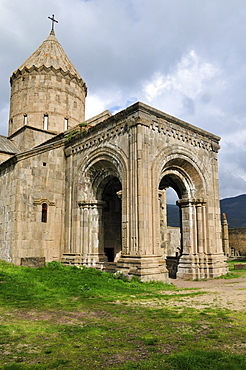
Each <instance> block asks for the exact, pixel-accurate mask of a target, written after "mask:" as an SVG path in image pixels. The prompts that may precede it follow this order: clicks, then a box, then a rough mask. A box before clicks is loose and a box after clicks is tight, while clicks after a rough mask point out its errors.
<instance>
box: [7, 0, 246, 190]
mask: <svg viewBox="0 0 246 370" xmlns="http://www.w3.org/2000/svg"><path fill="white" fill-rule="evenodd" d="M53 13H54V14H55V17H56V18H57V19H58V21H59V23H58V25H56V36H57V38H58V40H59V41H60V42H61V44H62V46H63V47H64V49H65V51H66V52H67V54H68V56H69V58H70V59H71V61H72V62H73V63H74V65H75V66H76V68H77V69H78V71H79V72H80V74H81V76H82V77H83V79H84V80H85V81H86V83H87V86H88V89H89V94H88V100H87V114H88V115H93V114H97V113H99V112H100V111H101V110H103V109H108V108H110V109H112V110H113V111H115V110H119V109H122V108H124V107H125V106H127V105H128V104H129V103H132V102H134V101H136V100H140V101H143V102H145V103H148V104H150V105H153V106H154V107H156V108H158V109H161V110H163V111H165V112H167V113H169V114H172V115H174V116H177V117H179V118H181V119H183V120H187V121H188V122H191V123H192V124H194V125H197V126H199V127H201V128H203V129H205V130H207V131H211V132H213V133H215V134H217V135H219V136H221V137H222V141H221V151H220V155H219V164H220V167H219V168H220V194H221V196H222V197H225V196H234V195H238V194H240V193H245V192H246V188H245V178H246V168H245V164H244V157H245V150H244V147H245V140H246V131H245V123H246V107H245V100H246V91H245V82H246V66H245V55H246V50H245V48H246V46H245V37H244V35H245V27H246V3H245V0H234V1H231V0H216V1H214V0H207V1H204V0H184V1H180V0H172V1H169V0H152V1H149V0H124V1H122V0H87V1H85V0H84V1H83V0H70V1H69V2H68V1H66V0H59V1H58V0H42V1H39V0H25V2H19V1H18V0H11V1H1V2H0V32H1V35H2V37H1V39H0V47H1V55H0V68H1V74H0V86H1V90H0V133H1V134H7V120H8V104H9V77H10V75H11V74H12V72H13V71H14V70H15V69H16V68H18V67H19V66H20V65H21V64H22V63H23V62H24V61H25V59H26V58H27V57H28V56H29V55H30V54H31V53H32V52H33V51H34V50H35V49H36V48H37V47H38V46H39V45H40V44H41V42H42V41H43V40H44V39H45V38H46V37H47V36H48V34H49V30H50V21H49V20H48V18H47V17H48V16H50V15H51V14H53Z"/></svg>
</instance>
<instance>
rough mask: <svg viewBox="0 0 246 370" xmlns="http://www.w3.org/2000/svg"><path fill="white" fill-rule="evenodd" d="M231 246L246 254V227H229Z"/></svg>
mask: <svg viewBox="0 0 246 370" xmlns="http://www.w3.org/2000/svg"><path fill="white" fill-rule="evenodd" d="M229 243H230V248H234V249H235V251H238V252H239V253H240V255H241V256H246V227H241V228H234V229H229Z"/></svg>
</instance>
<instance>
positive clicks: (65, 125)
mask: <svg viewBox="0 0 246 370" xmlns="http://www.w3.org/2000/svg"><path fill="white" fill-rule="evenodd" d="M67 129H68V118H64V131H66V130H67Z"/></svg>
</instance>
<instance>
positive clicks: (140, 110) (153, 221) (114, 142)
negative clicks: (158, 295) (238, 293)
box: [65, 103, 227, 281]
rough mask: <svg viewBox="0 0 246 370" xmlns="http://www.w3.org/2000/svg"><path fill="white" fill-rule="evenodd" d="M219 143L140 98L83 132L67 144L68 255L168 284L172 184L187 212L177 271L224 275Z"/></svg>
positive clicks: (192, 274) (185, 275)
mask: <svg viewBox="0 0 246 370" xmlns="http://www.w3.org/2000/svg"><path fill="white" fill-rule="evenodd" d="M218 141H219V138H218V137H216V136H213V135H212V134H209V133H206V132H204V131H202V130H200V129H198V128H196V127H194V126H192V125H189V124H188V123H185V122H183V121H180V120H178V119H176V118H174V117H171V116H168V115H165V114H164V113H163V112H160V111H156V110H154V109H152V108H150V107H147V106H145V105H144V104H142V103H137V104H136V105H133V106H132V107H130V109H126V110H125V111H123V112H122V113H120V114H118V115H116V116H115V117H110V118H108V119H107V120H105V121H103V122H102V123H99V124H98V126H97V125H96V126H95V127H91V129H89V130H88V132H87V131H86V132H82V133H81V136H78V137H76V138H75V139H74V142H72V143H71V147H70V146H69V145H70V144H69V143H68V144H67V149H66V155H67V175H66V176H67V177H66V178H67V179H68V181H67V185H66V189H67V193H66V194H67V195H66V230H67V231H66V250H65V254H66V253H67V254H68V253H70V254H71V255H72V254H73V255H74V256H75V257H73V258H74V261H75V260H76V258H77V257H78V258H77V260H76V261H78V260H79V261H80V262H79V263H83V264H86V265H89V266H95V267H100V266H101V267H102V268H104V266H105V264H107V262H108V261H112V262H111V263H115V269H116V270H118V271H121V272H123V273H125V274H128V275H135V276H138V277H139V278H140V279H141V280H142V281H146V280H162V281H166V280H167V275H168V271H167V269H166V262H165V257H166V250H165V248H166V244H165V242H166V241H167V240H166V239H165V238H166V228H167V225H166V219H165V207H166V202H165V192H166V188H167V187H172V188H173V189H174V190H175V191H176V193H177V195H178V205H179V208H180V213H181V231H182V240H181V245H180V249H179V268H178V276H179V277H182V278H191V279H194V278H205V277H215V276H219V275H221V274H222V273H225V272H226V270H227V269H226V264H225V259H224V255H223V251H222V243H221V225H220V208H219V193H218V167H217V151H218V148H219V146H218ZM109 206H110V207H111V206H112V207H111V211H109V209H110V207H109ZM106 228H108V229H107V230H106ZM120 252H121V253H120ZM113 261H114V262H113ZM75 263H76V262H75Z"/></svg>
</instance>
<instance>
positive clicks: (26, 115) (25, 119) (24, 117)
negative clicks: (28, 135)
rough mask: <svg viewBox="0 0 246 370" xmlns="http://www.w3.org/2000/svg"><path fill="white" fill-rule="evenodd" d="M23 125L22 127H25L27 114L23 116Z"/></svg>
mask: <svg viewBox="0 0 246 370" xmlns="http://www.w3.org/2000/svg"><path fill="white" fill-rule="evenodd" d="M23 123H24V126H25V125H27V114H24V121H23Z"/></svg>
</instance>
